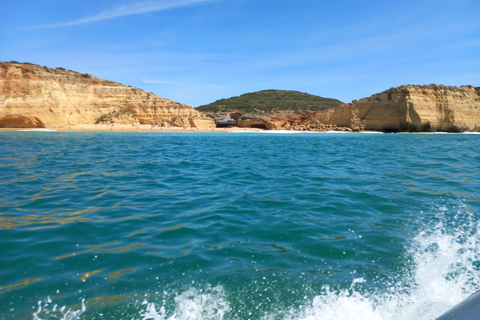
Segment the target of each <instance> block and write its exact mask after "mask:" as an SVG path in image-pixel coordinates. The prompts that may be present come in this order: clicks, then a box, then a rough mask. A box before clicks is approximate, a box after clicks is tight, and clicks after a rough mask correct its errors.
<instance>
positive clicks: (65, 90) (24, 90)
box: [0, 62, 214, 128]
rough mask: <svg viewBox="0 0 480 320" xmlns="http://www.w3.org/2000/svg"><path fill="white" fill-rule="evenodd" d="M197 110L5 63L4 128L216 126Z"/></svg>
mask: <svg viewBox="0 0 480 320" xmlns="http://www.w3.org/2000/svg"><path fill="white" fill-rule="evenodd" d="M202 116H203V115H202V114H201V113H200V112H198V111H197V110H196V109H194V108H192V107H189V106H187V105H184V104H181V103H177V102H174V101H171V100H168V99H164V98H161V97H158V96H156V95H155V94H153V93H148V92H145V91H143V90H140V89H137V88H133V87H130V86H125V85H122V84H119V83H117V82H113V81H108V80H103V79H99V78H96V77H94V76H92V75H90V74H86V73H84V74H82V73H78V72H75V71H70V70H65V69H64V68H56V69H54V68H49V67H43V66H39V65H34V64H29V63H17V62H0V127H3V128H32V127H37V128H61V127H66V126H69V125H76V124H89V123H91V124H93V123H96V122H104V123H105V122H116V123H133V122H140V123H142V124H154V123H157V124H159V125H160V124H163V125H169V124H175V125H182V126H183V125H187V126H193V127H195V126H196V127H202V126H206V127H208V126H211V125H214V122H213V121H212V120H211V119H202V118H201V117H202Z"/></svg>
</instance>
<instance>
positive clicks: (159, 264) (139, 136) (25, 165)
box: [0, 131, 480, 320]
mask: <svg viewBox="0 0 480 320" xmlns="http://www.w3.org/2000/svg"><path fill="white" fill-rule="evenodd" d="M0 151H1V155H0V235H1V236H0V259H1V260H0V319H35V320H38V319H42V320H45V319H64V320H67V319H68V320H70V319H125V320H137V319H139V320H147V319H155V320H159V319H162V320H163V319H169V320H174V319H178V320H180V319H262V320H274V319H275V320H276V319H369V320H372V319H373V320H375V319H379V320H380V319H385V320H387V319H388V320H391V319H392V320H396V319H397V320H400V319H402V320H407V319H435V318H436V317H438V316H440V315H441V314H442V313H443V312H445V311H446V310H448V309H449V308H451V307H452V306H454V305H455V304H456V303H458V302H460V301H461V300H463V299H464V298H466V297H467V296H468V295H470V294H472V293H473V292H475V291H476V290H478V289H480V250H479V241H480V231H479V226H480V198H479V197H480V170H479V169H480V135H475V134H378V133H286V132H269V131H265V132H258V133H257V132H256V133H246V132H230V133H217V132H208V133H190V132H188V133H187V132H179V133H167V132H138V133H137V132H134V133H132V132H128V133H127V132H95V131H91V132H55V131H51V132H41V131H40V132H39V131H9V132H5V131H3V132H0Z"/></svg>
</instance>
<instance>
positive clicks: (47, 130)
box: [18, 129, 58, 132]
mask: <svg viewBox="0 0 480 320" xmlns="http://www.w3.org/2000/svg"><path fill="white" fill-rule="evenodd" d="M18 131H40V132H58V131H57V130H52V129H23V130H18Z"/></svg>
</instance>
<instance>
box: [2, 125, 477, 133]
mask: <svg viewBox="0 0 480 320" xmlns="http://www.w3.org/2000/svg"><path fill="white" fill-rule="evenodd" d="M2 131H32V132H34V131H45V132H48V131H51V132H55V131H56V132H64V131H102V132H224V133H228V132H272V133H273V132H283V133H356V134H361V133H372V134H373V133H376V134H385V133H386V132H381V131H360V132H349V131H332V130H330V131H295V130H267V129H259V128H248V127H247V128H244V127H230V128H192V127H187V128H182V127H158V126H152V125H147V124H141V125H138V126H132V125H131V124H115V125H114V126H112V125H110V124H77V125H72V126H68V127H59V128H55V127H50V128H35V127H31V128H0V132H2ZM402 133H403V134H405V133H406V134H412V133H417V134H480V132H471V131H465V132H444V131H438V132H396V133H395V134H402Z"/></svg>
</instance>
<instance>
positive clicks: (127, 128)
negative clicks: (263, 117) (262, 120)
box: [0, 124, 264, 132]
mask: <svg viewBox="0 0 480 320" xmlns="http://www.w3.org/2000/svg"><path fill="white" fill-rule="evenodd" d="M23 130H27V131H34V130H38V131H44V130H45V131H49V130H52V131H110V132H231V131H239V130H242V131H250V132H259V131H264V130H263V129H256V128H240V127H231V128H192V127H187V128H182V127H158V126H152V125H148V124H141V125H138V126H132V125H131V124H115V125H113V126H112V125H110V124H77V125H72V126H68V127H61V128H52V127H51V128H0V131H23Z"/></svg>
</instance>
